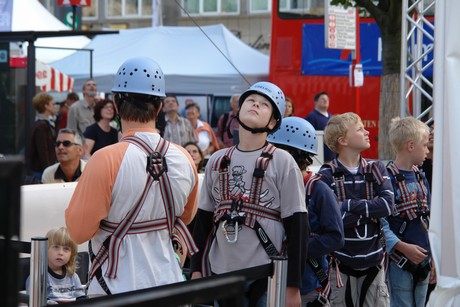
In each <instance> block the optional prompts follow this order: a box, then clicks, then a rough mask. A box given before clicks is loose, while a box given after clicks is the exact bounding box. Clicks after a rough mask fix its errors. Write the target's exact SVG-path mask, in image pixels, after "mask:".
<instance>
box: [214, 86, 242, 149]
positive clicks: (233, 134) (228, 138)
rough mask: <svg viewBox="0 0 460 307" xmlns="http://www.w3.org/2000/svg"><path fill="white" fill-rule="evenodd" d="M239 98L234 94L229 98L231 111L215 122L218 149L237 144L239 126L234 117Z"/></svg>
mask: <svg viewBox="0 0 460 307" xmlns="http://www.w3.org/2000/svg"><path fill="white" fill-rule="evenodd" d="M240 96H241V95H240V94H234V95H232V97H230V107H231V108H232V109H231V111H230V112H228V113H225V114H222V115H221V116H220V118H219V121H218V122H217V132H216V137H217V141H218V142H219V147H220V148H227V147H231V146H233V145H236V144H238V140H237V138H238V129H239V128H240V124H239V123H238V120H236V116H237V115H238V110H239V106H238V102H239V100H240Z"/></svg>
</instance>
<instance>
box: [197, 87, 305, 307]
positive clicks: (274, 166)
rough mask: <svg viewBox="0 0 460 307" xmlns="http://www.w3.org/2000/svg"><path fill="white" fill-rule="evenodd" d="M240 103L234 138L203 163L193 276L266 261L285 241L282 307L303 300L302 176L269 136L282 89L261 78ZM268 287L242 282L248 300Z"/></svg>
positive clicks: (261, 296)
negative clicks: (285, 276) (285, 267)
mask: <svg viewBox="0 0 460 307" xmlns="http://www.w3.org/2000/svg"><path fill="white" fill-rule="evenodd" d="M239 105H240V106H239V107H240V110H239V113H238V117H237V120H238V121H239V123H240V129H239V143H238V144H237V145H236V146H232V147H230V148H227V149H223V150H219V151H217V152H216V153H215V154H213V155H212V156H211V158H210V160H209V162H208V164H207V166H206V170H205V177H204V178H205V179H204V182H203V187H202V189H201V191H200V203H199V209H198V213H197V216H196V221H195V228H194V232H193V234H194V238H195V240H196V242H197V246H198V248H199V252H198V253H197V254H195V255H193V256H192V259H191V272H192V279H194V278H200V277H202V276H208V275H210V274H223V273H227V272H230V271H235V270H240V269H246V268H249V267H253V266H258V265H263V264H268V263H270V262H271V260H270V256H275V255H280V254H281V253H282V246H283V243H285V244H286V250H287V255H288V259H289V260H288V272H287V290H286V304H285V306H300V302H301V298H300V287H301V279H302V272H303V267H304V264H305V259H306V249H307V244H306V242H307V238H308V229H309V227H308V217H307V210H306V208H305V192H304V188H303V181H302V175H301V172H300V170H299V167H298V166H297V164H296V163H295V160H294V158H292V156H291V155H289V153H287V152H286V151H284V150H279V149H276V147H275V146H273V145H271V144H269V143H267V141H266V138H267V134H268V133H272V132H273V131H276V129H278V127H279V126H280V124H281V120H282V117H283V114H284V111H285V99H284V94H283V92H282V91H281V89H280V88H279V87H278V86H276V85H275V84H273V83H269V82H258V83H256V84H254V85H252V86H251V87H250V88H249V89H248V90H247V91H245V92H244V93H243V94H242V95H241V97H240V100H239ZM253 174H254V175H253ZM213 227H215V229H214V230H213ZM258 235H260V236H258ZM285 236H286V238H287V239H286V241H284V238H285ZM266 286H267V280H266V279H259V280H256V281H249V282H247V284H246V289H247V292H246V293H247V295H249V298H245V299H247V303H248V304H249V306H265V304H266V299H267V296H266ZM283 303H284V302H283Z"/></svg>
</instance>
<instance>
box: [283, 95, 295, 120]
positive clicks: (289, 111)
mask: <svg viewBox="0 0 460 307" xmlns="http://www.w3.org/2000/svg"><path fill="white" fill-rule="evenodd" d="M293 115H294V102H293V101H292V99H291V98H289V97H286V112H284V117H290V116H293Z"/></svg>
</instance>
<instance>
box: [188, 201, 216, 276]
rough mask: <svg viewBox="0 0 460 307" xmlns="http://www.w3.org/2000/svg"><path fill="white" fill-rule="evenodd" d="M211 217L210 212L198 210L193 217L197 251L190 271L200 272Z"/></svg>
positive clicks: (209, 231)
mask: <svg viewBox="0 0 460 307" xmlns="http://www.w3.org/2000/svg"><path fill="white" fill-rule="evenodd" d="M212 215H213V213H212V212H210V211H204V210H201V209H198V212H197V214H196V216H195V227H194V228H193V239H194V240H195V243H196V245H197V247H198V249H199V251H198V252H197V253H196V254H194V255H193V256H192V258H191V261H190V271H191V273H193V272H201V258H202V257H203V250H204V248H205V247H206V242H207V240H208V237H209V235H210V234H211V230H212ZM209 244H211V242H209Z"/></svg>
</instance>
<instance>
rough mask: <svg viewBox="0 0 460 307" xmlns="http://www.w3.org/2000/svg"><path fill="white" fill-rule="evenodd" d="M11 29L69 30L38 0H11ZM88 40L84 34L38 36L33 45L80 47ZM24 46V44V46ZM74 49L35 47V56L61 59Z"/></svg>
mask: <svg viewBox="0 0 460 307" xmlns="http://www.w3.org/2000/svg"><path fill="white" fill-rule="evenodd" d="M12 15H13V17H12V26H11V30H12V31H63V30H69V31H70V30H71V29H70V28H69V27H67V26H66V25H64V23H62V22H61V21H60V20H59V19H57V18H56V17H55V16H54V15H53V14H51V13H50V12H49V11H48V10H47V9H46V8H45V7H44V6H43V5H41V3H40V2H38V0H14V1H13V14H12ZM89 42H90V39H89V38H87V37H86V36H68V37H53V38H39V39H37V40H36V41H35V46H37V47H38V46H41V47H60V48H82V47H83V46H85V45H87V44H88V43H89ZM24 47H25V46H24ZM73 52H74V51H69V50H52V49H42V48H37V50H36V58H37V59H38V60H40V61H42V62H45V63H49V62H51V61H56V60H58V59H61V58H63V57H65V56H68V55H69V54H71V53H73Z"/></svg>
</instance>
